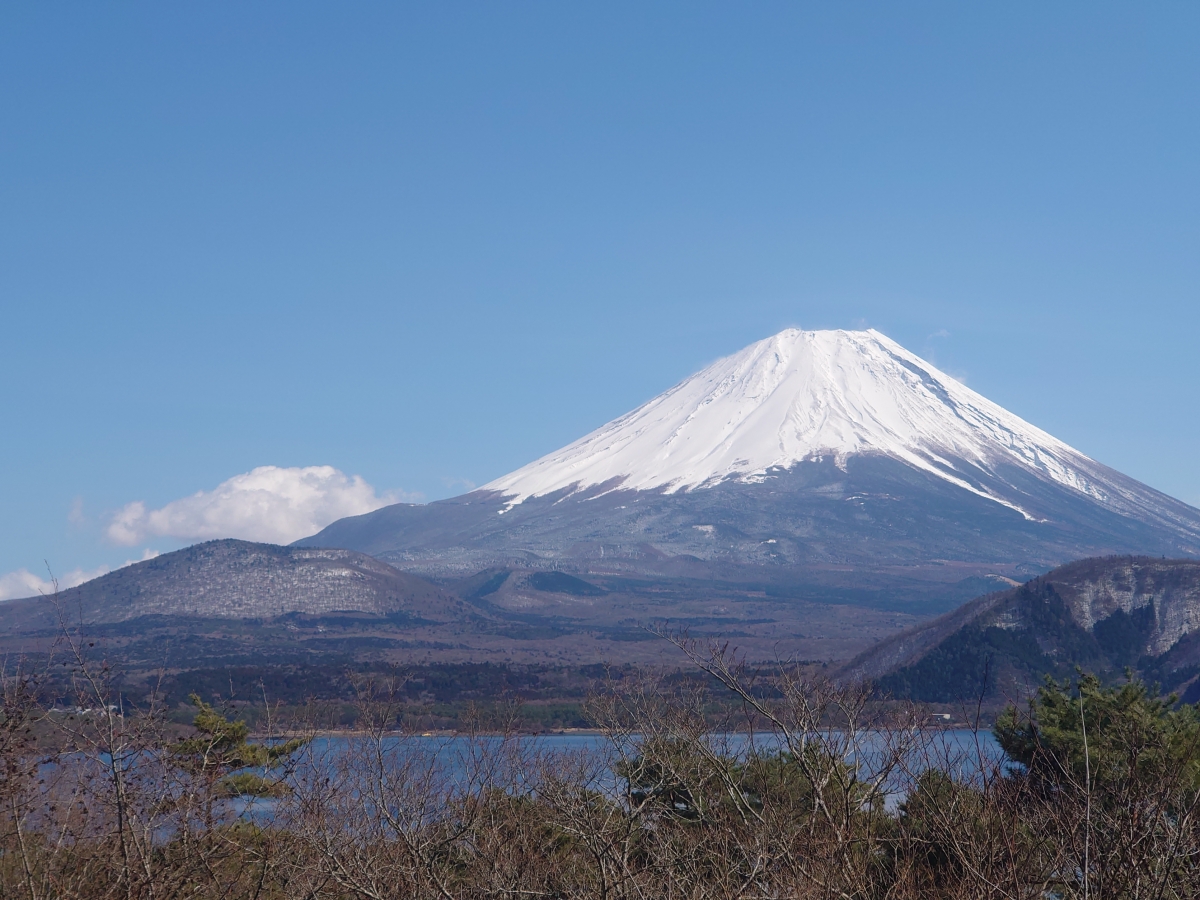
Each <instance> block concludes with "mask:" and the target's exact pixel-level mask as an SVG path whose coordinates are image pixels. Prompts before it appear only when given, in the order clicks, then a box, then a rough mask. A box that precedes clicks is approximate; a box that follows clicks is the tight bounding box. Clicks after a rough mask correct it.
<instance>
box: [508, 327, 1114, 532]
mask: <svg viewBox="0 0 1200 900" xmlns="http://www.w3.org/2000/svg"><path fill="white" fill-rule="evenodd" d="M863 453H871V454H884V455H887V456H890V457H892V458H894V459H897V460H900V461H902V462H905V463H908V464H909V465H911V466H914V467H916V468H918V469H922V470H924V471H926V472H929V473H931V474H933V475H936V476H937V477H939V478H942V479H945V480H946V481H949V482H952V483H954V484H956V485H958V486H959V487H962V488H964V489H966V490H969V491H972V492H974V493H977V494H980V495H981V496H985V497H988V498H989V499H992V500H995V501H996V502H998V503H1001V504H1003V505H1005V506H1010V507H1013V508H1014V509H1018V510H1019V511H1021V512H1022V513H1023V514H1024V515H1026V516H1027V517H1030V518H1032V517H1033V514H1032V513H1030V512H1028V511H1026V510H1025V509H1024V508H1023V507H1022V506H1021V504H1020V503H1019V501H1017V500H1015V499H1014V498H1012V497H1011V496H1005V494H1008V493H1009V492H1007V491H1005V492H1003V493H1001V492H997V491H993V490H990V489H989V486H988V485H987V484H986V481H987V479H983V480H981V479H980V478H979V475H980V471H979V470H982V472H983V473H989V474H993V475H994V474H995V473H996V471H997V469H998V467H1000V466H1003V465H1004V464H1011V465H1016V466H1020V467H1023V468H1025V469H1028V470H1030V471H1031V472H1032V473H1035V474H1036V475H1038V476H1039V477H1040V478H1043V479H1049V480H1052V481H1054V482H1057V483H1058V484H1061V485H1065V486H1067V487H1070V488H1072V489H1074V490H1077V491H1080V492H1082V493H1085V494H1088V495H1089V496H1091V497H1093V498H1095V499H1098V500H1105V499H1108V498H1109V495H1110V494H1111V493H1112V492H1111V490H1110V489H1109V488H1108V486H1106V485H1104V484H1103V483H1101V482H1100V481H1098V479H1097V477H1096V473H1095V470H1096V468H1097V466H1096V463H1094V462H1093V461H1092V460H1090V459H1088V458H1087V457H1086V456H1084V455H1083V454H1082V453H1080V452H1079V451H1077V450H1074V449H1072V448H1071V447H1069V446H1067V445H1066V444H1064V443H1063V442H1062V441H1060V440H1058V439H1057V438H1054V437H1052V436H1051V435H1049V434H1047V433H1046V432H1044V431H1042V430H1041V429H1039V428H1036V427H1035V426H1033V425H1030V424H1029V423H1028V422H1026V421H1024V420H1023V419H1021V418H1019V417H1018V416H1015V415H1013V414H1012V413H1010V412H1008V411H1007V410H1005V409H1003V408H1001V407H1000V406H997V405H996V404H995V403H992V402H991V401H990V400H988V399H987V398H986V397H982V396H980V395H979V394H977V393H976V392H975V391H972V390H971V389H970V388H968V387H966V386H965V385H963V384H961V383H960V382H958V381H956V380H955V379H953V378H951V377H950V376H948V375H946V374H944V373H942V372H940V371H939V370H938V369H936V368H935V367H934V366H932V365H930V364H929V363H928V362H926V361H925V360H923V359H921V358H920V357H918V356H916V355H915V354H913V353H910V352H909V351H907V350H905V349H904V348H903V347H901V346H900V345H899V344H897V343H896V342H895V341H893V340H891V339H889V338H888V337H886V336H884V335H882V334H880V333H879V332H878V331H874V330H870V331H801V330H799V329H795V328H790V329H788V330H787V331H782V332H780V333H779V334H777V335H775V336H773V337H769V338H767V339H766V340H762V341H758V342H757V343H754V344H751V345H750V346H749V347H746V348H745V349H744V350H742V351H741V352H739V353H735V354H734V355H732V356H728V357H726V358H724V359H721V360H718V361H717V362H715V363H713V364H712V365H710V366H708V367H707V368H706V369H703V370H702V371H700V372H698V373H696V374H695V375H693V376H692V377H690V378H688V379H686V380H685V381H683V382H682V383H680V384H678V385H676V386H675V387H673V388H671V389H670V390H668V391H666V392H665V393H663V394H660V395H659V396H657V397H655V398H654V399H653V400H651V401H650V402H648V403H646V404H644V405H642V406H640V407H638V408H637V409H635V410H634V411H633V412H630V413H628V414H626V415H624V416H622V417H621V418H619V419H616V420H615V421H612V422H610V423H608V424H607V425H605V426H603V427H602V428H599V429H597V430H596V431H593V432H592V433H591V434H589V435H587V436H585V437H583V438H580V439H579V440H578V441H575V442H574V443H573V444H570V445H569V446H567V447H564V448H563V449H561V450H559V451H557V452H555V453H551V454H549V455H548V456H544V457H542V458H541V459H539V460H536V461H534V462H532V463H530V464H529V465H527V466H524V467H523V468H520V469H518V470H517V471H515V472H513V473H511V474H509V475H506V476H504V477H502V478H498V479H496V480H495V481H493V482H491V483H490V484H488V485H485V486H484V490H494V491H498V492H501V493H503V494H505V495H508V496H510V498H511V500H510V502H512V503H520V502H522V501H524V500H526V499H528V498H530V497H536V496H541V495H544V494H548V493H552V492H554V491H558V490H561V489H563V488H567V487H575V488H577V489H584V488H587V487H590V486H593V485H598V484H608V483H612V484H613V485H614V486H615V485H619V487H620V488H623V489H634V490H653V489H663V490H665V491H667V492H674V491H679V490H688V489H693V488H702V487H706V486H712V485H714V484H718V483H720V482H722V481H726V480H729V479H734V480H741V481H747V480H750V481H753V480H758V479H761V478H762V477H764V476H765V475H766V474H767V473H768V472H770V471H772V470H775V469H787V468H790V467H791V466H793V465H795V464H796V463H799V462H804V461H806V460H814V459H820V458H824V457H832V458H834V459H835V460H836V461H837V462H838V464H839V465H844V463H845V460H846V458H847V457H849V456H851V455H854V454H863ZM964 463H966V464H968V467H966V468H964Z"/></svg>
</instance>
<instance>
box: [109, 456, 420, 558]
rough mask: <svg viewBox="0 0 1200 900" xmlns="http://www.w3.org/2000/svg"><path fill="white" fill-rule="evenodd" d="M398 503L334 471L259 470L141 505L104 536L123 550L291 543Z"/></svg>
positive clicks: (126, 511) (128, 508)
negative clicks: (170, 542)
mask: <svg viewBox="0 0 1200 900" xmlns="http://www.w3.org/2000/svg"><path fill="white" fill-rule="evenodd" d="M402 499H406V498H405V497H404V496H402V495H395V494H384V495H383V496H379V495H377V494H376V493H375V489H374V488H373V487H371V485H369V484H367V482H365V481H364V480H363V479H362V478H361V477H360V476H358V475H345V474H343V473H342V472H339V471H338V470H337V469H335V468H333V467H332V466H308V467H305V468H288V469H285V468H280V467H278V466H260V467H259V468H257V469H254V470H252V471H250V472H246V473H245V474H243V475H235V476H234V477H233V478H230V479H229V480H228V481H225V482H222V483H221V484H219V485H217V487H216V489H215V490H212V491H199V492H197V493H195V494H193V495H192V496H190V497H184V498H182V499H180V500H173V501H172V502H170V503H168V504H167V505H166V506H164V507H162V508H161V509H147V508H146V504H145V503H143V502H142V501H140V500H137V501H134V502H133V503H129V504H126V505H125V506H124V507H122V508H121V509H120V510H118V511H117V513H116V514H115V515H114V516H113V518H112V521H111V522H110V523H109V525H108V529H107V533H108V537H109V539H110V540H112V541H114V542H116V543H118V544H123V545H126V546H129V545H132V544H139V543H141V542H142V541H145V540H149V539H151V538H156V537H168V538H176V539H178V540H184V541H196V540H212V539H215V538H242V539H243V540H248V541H265V542H269V543H273V544H289V543H291V542H292V541H294V540H297V539H299V538H302V537H307V536H308V535H310V534H315V533H316V532H318V531H320V530H321V529H322V528H324V527H325V526H326V525H328V524H329V523H331V522H334V521H336V520H338V519H341V518H344V517H345V516H358V515H362V514H363V513H368V512H371V511H372V510H376V509H379V507H381V506H387V505H388V504H389V503H396V502H398V501H400V500H402Z"/></svg>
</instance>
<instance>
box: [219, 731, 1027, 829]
mask: <svg viewBox="0 0 1200 900" xmlns="http://www.w3.org/2000/svg"><path fill="white" fill-rule="evenodd" d="M838 737H840V735H838V734H836V733H835V734H834V738H835V739H837V738H838ZM710 740H711V741H712V742H713V744H714V749H716V750H718V752H721V753H722V754H723V755H732V756H745V755H746V753H747V752H748V751H749V750H750V749H751V739H750V738H749V737H748V736H747V735H744V734H733V735H713V736H711V737H710ZM637 741H638V737H637V736H636V735H634V736H632V738H631V740H630V743H629V744H627V745H626V747H625V749H626V751H627V752H631V753H636V746H637ZM753 744H754V747H755V748H756V749H757V751H758V752H760V753H764V754H772V753H774V752H776V751H777V750H778V749H781V742H780V739H779V738H778V737H777V736H775V735H770V734H764V735H756V736H755V738H754V741H753ZM356 746H357V747H360V748H361V746H363V740H362V739H361V738H354V737H342V736H324V737H320V738H317V739H316V740H314V741H313V742H312V744H311V745H310V746H309V747H308V748H306V749H305V750H304V751H301V754H300V755H299V758H298V765H297V770H296V771H297V775H298V776H299V777H301V778H304V777H311V776H312V775H313V774H314V773H319V774H320V775H321V776H322V777H323V776H325V775H332V774H334V773H335V772H336V771H337V770H338V769H339V767H341V766H343V765H346V764H348V763H350V762H351V758H352V757H353V756H354V752H355V747H356ZM856 749H857V757H858V761H859V763H860V765H861V772H862V777H864V778H871V777H873V776H874V775H875V774H876V773H877V770H878V766H879V764H880V761H881V760H882V759H885V758H887V757H888V754H887V753H886V752H885V748H884V746H883V741H882V739H881V738H877V737H873V736H871V735H865V736H863V737H861V738H860V740H859V741H858V742H857V744H856ZM378 750H379V751H380V752H381V753H382V754H384V756H385V757H386V759H387V765H388V766H389V767H390V768H397V769H398V768H402V767H405V766H412V769H413V772H414V777H420V775H421V774H422V773H428V772H437V773H438V776H439V777H441V778H444V779H445V780H446V781H447V782H448V783H451V784H461V785H462V786H463V787H467V785H468V783H472V782H475V783H477V782H476V779H477V778H478V777H479V775H480V773H481V772H482V771H484V770H485V769H486V767H487V766H488V765H489V764H490V763H491V762H494V761H495V760H496V759H497V758H501V757H503V758H504V760H505V761H506V765H501V766H499V767H497V769H496V771H497V772H498V773H500V772H504V773H506V774H507V775H508V776H509V778H507V779H503V778H502V779H501V780H502V781H503V782H505V783H506V784H507V785H508V786H510V787H512V786H515V785H518V784H519V783H520V781H521V778H520V772H521V771H522V764H523V763H528V762H530V761H531V760H533V759H535V758H537V757H546V756H551V757H557V758H560V759H561V758H564V757H569V758H573V759H574V760H575V761H576V762H578V763H580V764H581V766H582V768H583V769H586V770H589V771H590V777H591V782H590V784H591V787H592V788H593V789H595V790H599V791H601V792H603V793H606V794H608V795H610V796H613V797H615V796H618V795H619V794H620V793H621V783H620V780H619V779H618V777H617V775H616V774H615V772H613V771H612V768H611V765H610V764H611V762H612V761H613V759H614V758H615V757H614V754H613V744H612V742H611V741H610V740H609V739H608V738H607V737H605V736H604V735H600V734H553V735H538V736H524V737H519V738H513V739H510V740H509V741H508V743H507V744H506V743H505V742H504V740H503V739H501V738H498V737H482V738H474V739H472V738H468V737H461V736H441V735H434V736H419V735H396V736H387V737H384V738H383V739H382V742H381V743H380V745H379V747H378ZM854 755H855V754H850V758H854ZM1003 762H1004V754H1003V752H1002V751H1001V749H1000V747H999V745H998V744H997V743H996V740H995V738H994V737H993V736H992V734H991V732H988V731H981V732H978V733H975V732H972V731H969V730H965V729H962V730H953V729H947V730H945V731H936V732H930V733H928V734H927V735H926V736H925V740H924V741H922V742H921V744H920V746H919V747H917V748H915V749H913V750H912V751H911V753H910V754H909V755H908V757H907V758H905V759H904V760H903V764H902V765H901V766H899V767H897V769H896V770H895V771H894V772H893V773H892V774H890V775H888V777H887V779H886V781H885V782H884V783H885V786H886V787H885V789H886V791H887V797H888V799H887V805H888V806H889V807H893V808H894V807H895V805H896V804H898V803H900V802H901V801H902V800H903V799H904V795H905V794H906V793H907V792H908V791H909V790H910V789H911V786H912V782H913V779H914V778H915V777H916V776H917V775H919V774H920V772H922V771H924V770H926V769H928V768H931V767H936V768H941V769H943V770H948V771H950V772H953V773H954V774H955V775H956V776H957V777H959V778H960V779H962V780H965V781H972V780H975V779H976V778H978V777H979V773H980V772H983V771H994V770H995V768H996V767H998V766H1000V765H1002V764H1003ZM275 809H276V804H275V802H274V801H270V800H255V801H251V802H248V803H246V804H245V805H244V806H242V807H241V814H242V815H248V816H250V817H251V818H255V819H260V820H263V819H270V818H271V817H272V816H273V815H274V811H275Z"/></svg>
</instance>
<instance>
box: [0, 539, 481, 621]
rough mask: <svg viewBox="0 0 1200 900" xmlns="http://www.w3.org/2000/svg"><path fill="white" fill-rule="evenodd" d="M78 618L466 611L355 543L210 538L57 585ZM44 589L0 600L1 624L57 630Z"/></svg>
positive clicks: (68, 612) (71, 615) (64, 607)
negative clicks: (328, 545) (324, 545)
mask: <svg viewBox="0 0 1200 900" xmlns="http://www.w3.org/2000/svg"><path fill="white" fill-rule="evenodd" d="M58 604H59V606H60V607H61V608H62V610H63V611H64V612H65V613H66V615H67V616H68V618H69V620H70V621H72V622H76V621H82V622H84V623H86V624H106V623H115V622H127V621H130V620H133V619H138V618H140V617H144V616H157V617H164V616H165V617H202V618H206V619H214V618H215V619H221V618H225V619H270V618H275V617H278V616H283V615H288V614H294V613H295V614H304V615H310V616H320V615H325V614H329V613H334V612H360V613H368V614H371V615H375V616H387V615H395V614H398V613H400V614H406V615H409V616H412V617H429V616H432V617H434V618H446V617H447V616H449V617H454V616H458V615H462V614H463V612H464V609H465V607H464V605H463V603H462V601H461V600H459V599H458V598H457V597H455V596H453V595H452V594H449V593H447V592H446V591H443V590H442V589H440V588H438V587H436V586H435V585H433V584H430V583H429V582H428V581H425V580H424V579H422V578H419V577H417V576H414V575H411V574H408V573H405V572H399V571H397V570H395V569H394V568H392V567H391V566H389V565H387V564H386V563H383V562H380V561H379V560H377V559H374V558H372V557H370V556H366V555H364V554H362V553H356V552H354V551H352V550H313V549H305V548H296V547H278V546H275V545H273V544H254V543H249V542H246V541H234V540H223V541H210V542H208V543H204V544H196V545H194V546H192V547H187V548H185V549H183V550H177V551H175V552H173V553H165V554H163V555H162V556H158V557H155V558H154V559H150V560H146V561H144V562H139V563H134V564H133V565H130V566H126V567H124V568H122V569H118V570H116V571H115V572H110V573H108V574H107V575H104V576H102V577H100V578H96V579H94V580H92V581H89V582H87V583H85V584H82V585H80V586H78V587H74V588H70V589H68V590H64V591H61V592H60V593H59V595H58ZM56 625H57V612H56V610H55V608H54V603H53V601H52V600H51V598H48V597H30V598H27V599H23V600H12V601H9V602H7V603H4V604H0V628H4V629H6V630H10V631H11V630H18V631H20V630H26V631H27V630H31V629H36V628H43V629H44V628H53V627H55V626H56Z"/></svg>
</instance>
